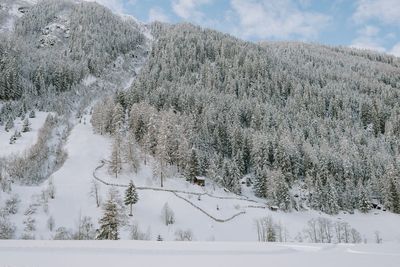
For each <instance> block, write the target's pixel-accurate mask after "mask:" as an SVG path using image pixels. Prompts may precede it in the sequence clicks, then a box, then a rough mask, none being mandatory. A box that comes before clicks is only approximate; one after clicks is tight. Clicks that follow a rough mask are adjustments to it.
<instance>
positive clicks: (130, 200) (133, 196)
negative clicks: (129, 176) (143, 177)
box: [124, 180, 139, 216]
mask: <svg viewBox="0 0 400 267" xmlns="http://www.w3.org/2000/svg"><path fill="white" fill-rule="evenodd" d="M138 200H139V197H138V194H137V192H136V187H135V185H134V184H133V181H132V180H131V181H130V182H129V185H128V188H127V189H126V191H125V201H124V203H125V205H127V206H128V205H129V208H130V212H129V216H133V215H132V205H133V204H136V203H137V202H138Z"/></svg>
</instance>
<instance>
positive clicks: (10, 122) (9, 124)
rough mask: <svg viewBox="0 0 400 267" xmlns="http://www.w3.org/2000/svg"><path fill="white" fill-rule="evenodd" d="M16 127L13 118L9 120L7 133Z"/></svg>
mask: <svg viewBox="0 0 400 267" xmlns="http://www.w3.org/2000/svg"><path fill="white" fill-rule="evenodd" d="M13 127H14V120H13V119H11V118H9V119H8V120H7V122H6V126H5V128H4V129H5V131H6V132H8V131H10V129H11V128H13Z"/></svg>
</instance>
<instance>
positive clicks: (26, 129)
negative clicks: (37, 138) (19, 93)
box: [22, 118, 31, 133]
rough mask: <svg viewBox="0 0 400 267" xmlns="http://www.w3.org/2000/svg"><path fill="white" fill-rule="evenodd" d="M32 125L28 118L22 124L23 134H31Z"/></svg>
mask: <svg viewBox="0 0 400 267" xmlns="http://www.w3.org/2000/svg"><path fill="white" fill-rule="evenodd" d="M30 125H31V124H30V122H29V120H28V118H26V119H25V120H24V122H23V124H22V132H23V133H26V132H29V131H30V130H31V128H30Z"/></svg>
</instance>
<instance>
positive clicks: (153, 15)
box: [149, 7, 170, 22]
mask: <svg viewBox="0 0 400 267" xmlns="http://www.w3.org/2000/svg"><path fill="white" fill-rule="evenodd" d="M149 21H150V22H152V21H160V22H169V21H170V19H169V17H168V16H167V15H166V14H165V12H164V10H163V9H161V8H159V7H153V8H151V9H150V10H149Z"/></svg>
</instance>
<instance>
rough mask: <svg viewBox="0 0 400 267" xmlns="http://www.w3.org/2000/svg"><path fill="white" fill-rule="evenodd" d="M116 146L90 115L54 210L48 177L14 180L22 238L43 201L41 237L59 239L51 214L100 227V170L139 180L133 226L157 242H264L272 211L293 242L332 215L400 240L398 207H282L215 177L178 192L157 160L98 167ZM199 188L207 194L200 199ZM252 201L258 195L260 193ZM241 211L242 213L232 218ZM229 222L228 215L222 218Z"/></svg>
mask: <svg viewBox="0 0 400 267" xmlns="http://www.w3.org/2000/svg"><path fill="white" fill-rule="evenodd" d="M44 115H45V114H41V115H40V116H38V119H37V120H38V121H40V123H38V125H40V124H41V122H42V121H43V120H44ZM40 118H42V119H40ZM33 123H35V122H34V121H33ZM33 127H36V126H33ZM32 133H33V134H34V133H35V131H33V132H32ZM24 147H25V146H24ZM110 148H111V139H110V138H108V137H106V136H101V135H98V134H94V133H93V128H92V126H91V124H90V115H85V116H84V117H83V119H82V121H81V123H78V124H77V125H76V126H75V127H74V129H73V130H72V132H71V134H70V136H69V138H68V141H67V144H66V146H65V150H66V152H67V153H68V158H67V160H66V161H65V163H64V165H63V166H62V167H61V168H60V169H59V170H58V171H56V172H55V173H54V174H53V175H52V179H53V183H54V185H55V188H56V194H55V199H50V200H49V202H48V206H46V209H45V208H44V207H43V208H42V207H41V206H40V205H41V204H40V195H41V192H42V191H43V190H45V189H46V188H47V186H48V183H47V182H44V183H43V184H41V185H39V186H19V185H13V191H12V193H11V194H10V195H9V194H2V195H0V206H2V205H3V203H4V201H5V200H6V199H8V198H10V197H11V195H12V194H15V193H17V194H18V195H19V197H20V198H21V204H20V208H19V211H18V213H17V214H15V215H10V220H11V221H12V222H13V223H15V224H16V226H17V232H16V238H19V237H21V235H22V234H23V229H24V225H23V221H24V219H26V215H24V212H25V211H26V210H27V209H28V208H29V207H30V206H32V205H35V206H36V207H37V209H36V212H35V214H32V215H31V217H32V218H33V219H35V221H36V231H35V233H34V237H35V238H36V239H42V240H43V239H44V240H46V239H52V238H53V237H54V235H55V230H53V231H50V230H49V228H48V226H47V221H48V220H49V218H50V217H52V218H53V219H54V222H55V227H54V229H57V228H58V227H66V228H67V229H70V230H71V231H75V230H76V229H77V225H78V222H79V219H80V218H82V217H84V216H89V217H91V218H92V221H93V223H94V226H95V227H97V222H98V219H99V218H100V216H101V215H102V209H101V208H98V207H97V206H96V201H95V199H94V197H92V196H91V195H90V192H91V188H92V186H93V185H92V183H93V180H94V179H93V174H95V175H96V176H97V177H99V178H100V179H102V180H104V181H105V182H106V183H115V184H119V185H127V184H128V182H129V181H130V180H131V179H132V180H133V181H134V183H135V184H136V186H137V187H138V189H139V190H138V194H139V202H138V203H137V204H136V205H134V209H133V213H134V216H133V217H130V218H129V222H128V225H132V224H138V226H139V229H140V231H141V232H143V233H145V234H146V235H147V236H148V238H149V239H150V240H156V239H157V237H158V235H161V236H162V238H163V239H164V240H165V241H174V240H175V239H176V232H177V231H187V230H190V231H191V232H192V237H193V240H194V241H251V242H254V241H257V229H256V224H255V220H256V219H260V218H263V217H265V216H271V217H272V218H273V220H274V222H275V223H279V224H281V225H283V226H284V228H285V230H286V231H287V233H286V234H285V239H286V240H287V241H291V242H293V241H298V240H299V239H297V237H298V234H299V233H304V229H305V227H307V223H308V221H309V220H310V219H313V218H318V217H324V218H329V219H331V220H332V221H333V222H338V221H340V222H348V223H349V224H350V225H351V226H352V227H354V228H355V229H357V231H359V232H360V234H361V238H362V240H363V242H365V241H366V242H368V243H375V242H376V241H375V239H376V236H375V232H376V231H379V234H380V238H382V241H383V243H384V244H385V243H387V242H391V243H396V244H400V228H399V225H400V216H399V215H396V214H393V213H390V212H384V211H378V210H373V211H371V212H370V213H367V214H363V213H359V212H356V213H355V214H354V215H351V214H344V213H340V214H338V215H334V216H330V215H326V214H323V213H320V212H318V211H313V210H310V211H302V212H296V211H293V212H283V211H276V212H274V211H271V210H269V209H268V208H266V205H265V203H264V202H263V200H258V202H253V201H249V200H247V199H245V198H244V197H243V196H241V197H239V196H237V195H234V194H231V193H228V192H225V191H224V190H223V189H222V188H220V187H218V186H216V185H214V184H213V183H211V181H209V180H206V187H205V188H203V187H199V186H197V185H193V184H190V183H188V182H186V181H185V179H184V178H179V177H176V178H169V179H167V180H166V181H165V182H164V188H163V189H167V190H170V191H159V190H160V186H159V179H158V178H156V177H154V176H153V173H152V170H151V167H150V166H149V164H148V165H147V166H144V165H143V164H142V166H141V169H140V171H139V172H138V173H137V174H134V173H131V172H129V171H127V170H125V171H124V172H123V173H122V174H121V175H120V176H119V177H118V178H115V177H113V176H112V175H110V174H109V173H108V171H107V166H106V165H105V166H104V167H102V168H100V169H97V171H96V168H98V167H99V166H101V165H102V163H101V162H102V160H105V159H109V157H110V153H111V152H110ZM110 188H111V186H108V185H106V184H103V183H99V193H100V195H101V198H102V200H103V201H105V200H106V199H107V195H108V191H109V189H110ZM140 188H142V189H140ZM146 188H147V189H146ZM153 189H156V190H153ZM157 189H158V190H157ZM243 189H244V190H243V191H244V192H246V195H250V190H249V189H248V188H247V187H246V186H245V185H243ZM118 190H120V192H121V196H123V194H124V190H125V188H124V187H118ZM246 190H247V191H248V192H247V191H246ZM204 193H207V194H204ZM198 194H204V195H201V197H200V198H199V196H198ZM251 199H254V200H257V199H256V198H255V197H254V196H253V197H252V198H251ZM35 203H36V204H37V205H36V204H35ZM166 203H168V205H169V206H170V208H171V209H172V210H173V211H174V213H175V223H174V224H172V225H168V226H166V225H165V223H164V222H163V219H162V217H161V213H162V209H163V207H164V205H165V204H166ZM236 215H237V216H236ZM233 216H236V217H234V218H232V217H233ZM229 218H232V219H229ZM224 220H227V221H226V222H221V221H224ZM120 237H121V238H122V239H129V238H130V228H129V227H124V228H123V229H121V233H120ZM304 241H306V240H304ZM0 267H1V266H0Z"/></svg>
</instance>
